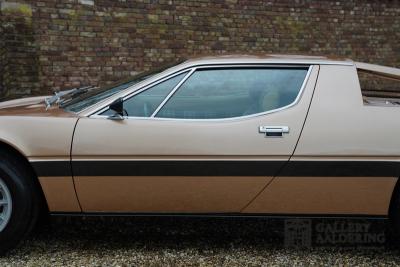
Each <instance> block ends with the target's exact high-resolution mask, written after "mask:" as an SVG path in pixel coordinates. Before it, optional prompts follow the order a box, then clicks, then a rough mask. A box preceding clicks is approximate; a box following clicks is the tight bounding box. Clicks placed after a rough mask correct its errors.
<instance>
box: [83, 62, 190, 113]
mask: <svg viewBox="0 0 400 267" xmlns="http://www.w3.org/2000/svg"><path fill="white" fill-rule="evenodd" d="M194 69H195V68H189V69H184V70H181V71H178V72H175V73H173V74H169V75H166V76H164V77H162V78H160V79H159V80H157V81H154V82H152V83H149V84H147V85H145V86H143V87H141V88H140V87H139V88H138V89H137V90H134V91H131V92H128V93H127V94H125V95H123V96H121V97H122V99H123V100H124V101H125V100H128V99H129V98H131V97H134V96H135V95H137V94H140V93H141V92H143V91H146V90H147V89H150V88H151V87H153V86H156V85H158V84H160V83H162V82H164V81H166V80H169V79H172V78H174V77H176V76H178V75H181V74H183V73H185V72H188V74H186V75H185V77H183V78H182V80H181V81H180V82H179V83H178V84H177V85H176V86H178V85H181V82H182V81H184V80H186V77H188V75H190V74H191V73H192V71H193V70H194ZM134 86H135V85H133V86H131V87H134ZM176 86H175V87H174V88H173V89H172V91H173V90H174V89H175V88H176ZM131 87H128V88H126V89H125V90H129V89H131ZM125 90H124V91H125ZM114 96H115V95H114ZM168 96H169V94H168V95H167V97H168ZM114 100H115V99H114V98H113V99H112V100H109V101H108V102H107V104H105V105H104V106H102V107H101V108H100V109H97V110H96V111H94V112H92V113H91V115H89V117H91V118H94V117H96V118H102V117H108V116H103V115H99V114H100V113H103V112H104V111H106V110H107V109H108V107H109V105H110V104H111V103H112V102H113V101H114ZM164 100H165V99H164ZM164 100H163V101H162V102H161V104H162V103H163V102H164ZM161 104H160V105H161ZM157 108H158V106H157ZM152 115H153V114H152ZM124 117H126V116H124ZM150 117H151V116H150ZM129 118H149V117H133V116H130V117H129Z"/></svg>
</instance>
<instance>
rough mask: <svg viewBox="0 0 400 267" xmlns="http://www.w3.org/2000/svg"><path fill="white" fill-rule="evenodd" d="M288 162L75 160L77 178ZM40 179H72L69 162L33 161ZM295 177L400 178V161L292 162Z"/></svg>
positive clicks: (213, 171)
mask: <svg viewBox="0 0 400 267" xmlns="http://www.w3.org/2000/svg"><path fill="white" fill-rule="evenodd" d="M284 163H285V161H175V160H174V161H169V160H168V161H73V162H72V168H73V171H74V175H75V176H274V175H277V173H276V172H277V171H278V170H279V169H280V168H281V167H282V166H283V164H284ZM32 165H33V167H34V169H35V171H36V173H37V175H38V176H39V177H45V176H71V169H70V162H69V161H41V162H32ZM278 175H279V176H292V177H296V176H297V177H299V176H305V177H316V176H321V177H324V176H325V177H335V176H337V177H342V176H343V177H374V176H375V177H400V162H391V161H290V162H289V163H288V164H286V166H285V168H284V169H283V170H282V171H281V172H280V173H279V174H278Z"/></svg>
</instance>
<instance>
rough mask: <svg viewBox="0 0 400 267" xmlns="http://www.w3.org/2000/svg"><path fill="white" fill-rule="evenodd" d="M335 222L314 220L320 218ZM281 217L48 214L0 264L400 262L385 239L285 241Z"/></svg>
mask: <svg viewBox="0 0 400 267" xmlns="http://www.w3.org/2000/svg"><path fill="white" fill-rule="evenodd" d="M315 222H316V220H313V223H315ZM335 222H336V221H335V220H328V221H324V220H319V221H317V223H322V224H324V225H333V224H335ZM339 222H343V220H342V221H339ZM345 222H346V223H347V222H348V221H345ZM357 222H358V221H357ZM363 222H364V221H361V223H363ZM366 222H367V223H368V224H371V227H372V228H374V229H375V230H373V231H375V232H380V231H384V229H385V223H384V222H382V221H374V220H372V221H366ZM284 225H285V221H284V220H278V219H268V220H266V219H254V218H252V219H246V218H235V219H222V218H213V219H211V218H140V217H139V218H128V217H125V218H111V217H102V218H99V217H86V218H80V217H72V218H52V219H51V221H50V223H48V224H46V225H45V226H42V227H41V228H40V229H38V230H36V232H35V233H34V234H33V236H32V237H31V238H30V239H28V240H26V241H25V242H23V243H22V244H21V245H20V246H19V247H18V248H17V249H15V250H14V251H12V252H10V253H8V255H6V256H4V257H3V258H0V266H282V265H283V266H310V265H314V266H321V265H324V266H331V265H337V266H343V265H344V266H349V265H359V266H384V265H385V266H395V265H398V264H400V254H399V250H398V249H397V248H395V246H394V245H393V244H391V243H390V242H387V241H386V242H385V243H384V244H379V245H374V246H372V247H371V246H370V247H363V248H357V247H355V246H353V245H350V246H349V245H333V246H332V245H331V246H329V247H325V246H319V245H315V244H314V245H313V246H311V247H301V248H299V247H296V248H288V247H287V246H286V244H285V242H284V240H285V239H284V237H285V230H284V229H285V227H284ZM371 231H372V230H371Z"/></svg>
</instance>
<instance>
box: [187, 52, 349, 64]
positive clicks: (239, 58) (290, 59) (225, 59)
mask: <svg viewBox="0 0 400 267" xmlns="http://www.w3.org/2000/svg"><path fill="white" fill-rule="evenodd" d="M265 63H267V64H268V63H271V64H319V65H354V62H353V61H352V60H350V59H345V58H335V57H327V56H304V55H278V54H264V55H261V54H259V55H254V54H251V55H246V54H239V55H219V56H204V57H197V58H191V59H188V60H186V61H185V62H184V63H183V64H185V65H209V64H265Z"/></svg>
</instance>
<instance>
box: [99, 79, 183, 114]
mask: <svg viewBox="0 0 400 267" xmlns="http://www.w3.org/2000/svg"><path fill="white" fill-rule="evenodd" d="M186 74H187V72H185V73H182V74H179V75H177V76H175V77H173V78H171V79H168V80H166V81H164V82H161V83H159V84H157V85H155V86H153V87H151V88H149V89H147V90H145V91H143V92H141V93H139V94H137V95H134V96H133V97H131V98H129V99H127V100H125V101H124V110H125V113H126V114H125V115H127V116H131V117H150V116H151V114H153V112H154V111H155V110H156V109H157V107H158V106H159V105H160V104H161V102H162V101H163V100H164V99H165V97H167V95H168V94H169V93H170V92H171V91H172V89H174V87H175V86H176V85H177V84H178V83H179V82H180V81H181V80H182V79H183V77H184V76H185V75H186ZM112 114H114V111H112V110H107V111H105V112H103V113H102V114H101V115H106V116H110V115H112Z"/></svg>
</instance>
